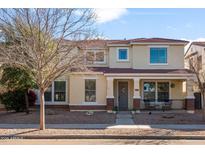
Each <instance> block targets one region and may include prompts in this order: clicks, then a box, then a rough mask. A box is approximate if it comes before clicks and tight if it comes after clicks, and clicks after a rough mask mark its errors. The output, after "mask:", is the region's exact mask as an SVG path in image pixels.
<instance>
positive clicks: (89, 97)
mask: <svg viewBox="0 0 205 154" xmlns="http://www.w3.org/2000/svg"><path fill="white" fill-rule="evenodd" d="M85 102H96V80H95V79H85Z"/></svg>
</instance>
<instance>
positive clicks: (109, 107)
mask: <svg viewBox="0 0 205 154" xmlns="http://www.w3.org/2000/svg"><path fill="white" fill-rule="evenodd" d="M114 101H115V99H114V98H107V100H106V102H107V106H106V109H107V110H108V111H110V110H113V109H114Z"/></svg>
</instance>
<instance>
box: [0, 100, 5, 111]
mask: <svg viewBox="0 0 205 154" xmlns="http://www.w3.org/2000/svg"><path fill="white" fill-rule="evenodd" d="M2 108H4V105H3V104H1V101H0V109H2Z"/></svg>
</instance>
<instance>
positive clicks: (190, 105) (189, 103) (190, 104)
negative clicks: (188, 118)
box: [185, 99, 195, 110]
mask: <svg viewBox="0 0 205 154" xmlns="http://www.w3.org/2000/svg"><path fill="white" fill-rule="evenodd" d="M185 108H186V110H195V99H186V100H185Z"/></svg>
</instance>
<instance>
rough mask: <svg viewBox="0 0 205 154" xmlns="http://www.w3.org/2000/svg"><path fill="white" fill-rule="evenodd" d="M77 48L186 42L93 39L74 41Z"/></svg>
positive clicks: (159, 39) (143, 39) (171, 40)
mask: <svg viewBox="0 0 205 154" xmlns="http://www.w3.org/2000/svg"><path fill="white" fill-rule="evenodd" d="M64 41H65V42H69V41H70V40H64ZM76 42H77V44H78V47H79V48H82V49H85V48H106V47H107V46H110V45H114V44H116V45H121V44H126V45H130V44H135V43H139V44H141V43H142V44H143V43H148V44H149V43H168V44H169V43H176V44H178V43H180V44H184V45H185V44H187V43H189V42H188V41H184V40H176V39H167V38H135V39H128V40H126V39H124V40H109V39H107V40H103V39H93V40H84V41H76Z"/></svg>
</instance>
